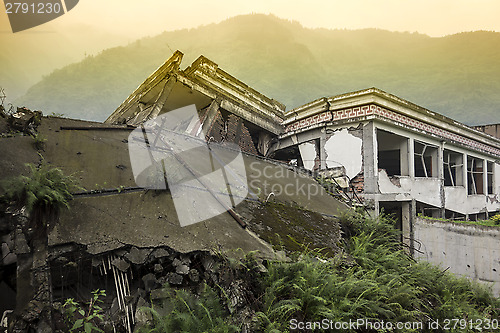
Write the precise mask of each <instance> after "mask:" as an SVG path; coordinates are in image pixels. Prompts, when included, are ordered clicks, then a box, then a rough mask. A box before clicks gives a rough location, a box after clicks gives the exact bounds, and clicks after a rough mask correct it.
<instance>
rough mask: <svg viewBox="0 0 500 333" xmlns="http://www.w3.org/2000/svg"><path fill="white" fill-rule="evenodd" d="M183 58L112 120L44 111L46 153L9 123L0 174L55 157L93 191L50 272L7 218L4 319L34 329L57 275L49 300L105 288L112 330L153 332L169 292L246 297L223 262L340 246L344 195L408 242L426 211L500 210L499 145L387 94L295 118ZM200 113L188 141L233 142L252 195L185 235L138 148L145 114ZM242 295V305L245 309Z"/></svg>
mask: <svg viewBox="0 0 500 333" xmlns="http://www.w3.org/2000/svg"><path fill="white" fill-rule="evenodd" d="M182 57H183V54H182V53H181V52H179V51H177V52H175V53H174V54H173V55H172V56H171V57H170V58H169V59H168V60H167V61H166V62H165V63H164V64H163V65H162V66H160V67H159V68H158V70H156V71H155V72H154V73H153V74H152V75H151V76H149V77H148V78H147V79H146V80H145V81H144V82H143V83H142V84H140V85H139V87H138V88H137V89H136V90H135V91H134V92H133V93H132V94H131V95H130V96H129V97H128V98H127V99H126V100H125V101H124V102H123V103H122V104H121V105H120V106H119V107H118V108H117V109H116V111H114V112H113V113H112V114H111V115H110V116H109V118H108V119H107V120H106V122H105V123H104V124H103V123H95V122H86V121H80V120H73V119H64V118H57V117H43V118H42V119H41V120H40V121H39V124H38V125H37V127H36V129H35V130H36V132H35V134H36V136H39V138H41V137H43V138H46V141H43V142H42V143H43V149H40V147H36V146H34V142H33V138H32V137H30V136H28V135H19V131H21V132H26V131H27V129H26V126H24V125H23V128H21V129H12V128H10V127H9V126H11V125H12V124H11V125H9V124H8V121H7V119H6V115H5V114H3V117H0V133H2V137H1V138H0V155H1V156H2V159H1V160H0V170H1V173H0V179H8V178H12V177H15V176H18V175H19V174H24V175H26V174H27V173H28V168H27V167H25V166H24V164H25V163H32V164H34V165H39V164H41V163H42V162H43V163H45V164H48V165H51V166H55V167H59V168H61V169H62V170H63V171H64V173H65V174H73V175H75V177H77V178H78V180H79V183H80V185H81V186H82V187H83V188H85V190H80V191H77V192H76V193H74V198H73V200H72V201H71V203H70V209H69V210H63V211H61V214H60V216H59V217H58V219H57V220H56V221H54V223H53V225H51V226H50V228H48V231H47V249H46V251H45V252H46V253H45V254H44V255H45V261H46V264H43V263H42V264H40V265H38V267H35V266H36V264H37V263H36V261H35V262H34V260H33V256H34V251H35V249H34V248H33V246H32V245H33V244H31V242H30V239H29V238H30V232H31V231H30V230H29V228H28V227H27V226H26V221H25V220H26V219H27V217H26V216H25V212H24V211H23V210H22V209H12V208H9V209H8V210H7V211H5V212H2V213H1V214H0V221H2V222H3V224H1V225H2V228H3V229H1V230H0V232H1V235H0V236H1V243H2V244H1V245H2V254H3V259H2V265H1V272H2V279H3V282H2V283H1V284H0V290H1V292H2V293H5V295H7V294H9V295H11V297H12V298H13V301H12V302H8V303H7V304H0V305H2V306H3V307H2V308H0V310H2V311H3V310H8V309H13V308H14V307H15V308H16V309H17V310H18V312H19V313H20V314H21V317H22V318H23V320H24V324H25V325H29V324H30V321H33V320H35V319H37V318H38V317H37V316H38V315H39V311H40V308H39V307H40V303H39V302H37V301H36V297H35V296H36V295H37V292H38V291H39V290H38V288H37V286H36V283H35V282H36V281H35V280H36V279H34V277H33V276H34V275H33V274H34V273H33V272H37V271H42V272H47V271H49V272H50V275H51V276H52V280H51V286H50V288H51V296H50V297H52V300H51V301H52V302H56V303H57V302H63V301H64V300H65V299H67V298H68V297H75V298H81V299H84V298H85V297H88V296H89V295H90V291H91V290H94V289H96V288H102V289H106V290H107V291H108V297H107V298H106V300H105V301H106V304H107V305H108V306H109V308H111V309H112V311H111V315H112V316H113V318H114V319H116V321H112V323H114V324H115V323H117V322H120V323H121V324H120V325H121V326H120V327H114V326H113V327H111V328H110V330H111V331H112V330H113V329H117V330H118V331H120V330H122V331H128V332H131V331H133V330H134V326H135V327H138V326H140V324H141V323H142V324H143V317H142V316H141V313H140V311H139V309H140V307H142V306H145V305H147V304H148V301H149V300H151V299H155V298H156V297H157V298H161V292H160V289H161V286H162V285H163V284H165V283H168V284H170V285H174V286H192V285H196V284H197V283H199V281H201V280H204V279H205V280H213V281H215V283H220V284H221V286H222V287H223V288H224V290H225V292H227V293H228V294H229V295H236V296H235V298H236V299H238V298H239V297H240V296H238V288H240V287H241V285H242V284H244V281H243V280H244V279H243V278H242V279H240V280H242V281H240V280H238V281H229V282H228V283H227V284H225V282H224V281H221V277H220V276H219V275H217V274H218V273H217V272H214V269H213V267H214V265H215V263H214V262H215V260H216V259H215V258H214V256H215V255H216V254H217V253H224V254H226V255H229V256H241V255H242V253H248V252H251V251H257V252H258V256H259V257H260V258H261V259H263V260H265V259H270V258H277V257H280V258H282V256H283V254H282V253H277V252H276V251H275V250H274V249H273V247H272V245H273V244H278V243H282V245H283V246H284V248H285V249H286V250H297V249H298V248H297V242H300V243H303V244H309V246H310V247H312V248H325V249H326V251H327V252H328V253H330V254H331V255H334V254H335V253H338V252H339V248H338V244H339V243H340V240H341V232H340V227H339V225H338V223H337V221H336V216H338V214H339V213H340V212H342V211H345V210H347V209H349V205H347V204H346V203H345V202H343V200H342V199H343V198H344V199H349V200H352V199H353V198H355V199H356V200H358V202H357V204H360V205H364V206H365V207H366V208H367V209H368V210H370V211H372V212H374V213H375V214H378V213H379V212H380V211H381V210H384V211H385V212H389V213H394V214H395V215H396V217H397V220H398V221H399V222H398V223H399V225H398V227H399V228H400V229H401V230H402V231H403V235H404V236H405V237H404V238H403V241H404V242H407V243H408V245H410V247H412V246H413V244H412V241H411V240H412V237H413V226H414V223H415V218H416V216H417V214H423V215H428V216H434V217H448V218H453V219H477V218H482V217H487V216H488V214H490V213H493V212H496V211H498V210H499V209H500V201H499V200H498V194H499V192H500V140H499V139H497V138H494V137H492V136H490V135H488V134H485V133H483V132H480V131H478V130H475V129H473V128H471V127H468V126H466V125H463V124H460V123H458V122H456V121H453V120H451V119H449V118H446V117H444V116H442V115H439V114H436V113H434V112H431V111H429V110H426V109H424V108H422V107H420V106H417V105H414V104H412V103H410V102H408V101H405V100H403V99H401V98H398V97H396V96H393V95H390V94H387V93H385V92H383V91H381V90H378V89H375V88H372V89H367V90H362V91H358V92H353V93H349V94H344V95H340V96H334V97H328V98H321V99H318V100H316V101H313V102H311V103H308V104H306V105H304V106H301V107H298V108H295V109H292V110H289V111H286V110H285V106H284V105H283V104H281V103H279V102H277V101H275V100H273V99H271V98H269V97H266V96H264V95H263V94H261V93H259V92H257V91H256V90H254V89H252V88H251V87H249V86H248V85H246V84H244V83H243V82H241V81H239V80H237V79H236V78H234V77H232V76H231V75H230V74H228V73H226V72H225V71H223V70H222V69H221V68H219V66H218V65H217V64H216V63H214V62H213V61H211V60H209V59H207V58H205V57H203V56H200V57H199V58H198V59H197V60H195V61H194V62H193V63H192V64H191V65H190V66H189V67H187V68H185V69H181V61H182ZM192 104H194V105H195V106H196V109H197V111H198V115H199V119H197V120H194V121H193V122H191V123H189V124H186V126H184V129H185V131H186V133H187V134H190V135H192V136H195V137H199V136H201V135H202V133H203V135H205V137H204V138H202V139H205V140H206V141H207V142H217V143H222V144H224V143H234V144H237V145H238V146H239V148H240V149H241V151H242V153H243V160H244V162H245V166H246V170H245V171H246V179H247V181H248V193H249V194H248V196H247V197H246V198H245V200H244V201H243V202H242V203H240V204H239V205H237V206H235V207H232V210H233V212H232V213H230V212H225V213H223V214H220V215H218V216H214V217H213V218H211V219H208V220H206V221H204V222H203V223H198V224H194V225H189V226H186V227H181V226H180V225H179V220H178V216H177V215H176V209H175V206H174V203H173V196H172V194H171V193H170V192H169V191H156V190H150V189H145V188H141V187H138V186H137V184H136V182H135V180H134V174H133V172H132V170H131V169H132V166H131V162H130V156H129V152H128V139H129V135H130V133H131V131H133V130H134V129H135V128H136V127H140V126H141V125H142V124H144V123H145V122H146V121H148V120H150V119H154V118H155V117H157V116H160V115H162V114H166V113H168V112H170V111H173V110H176V109H179V108H181V107H184V106H187V105H192ZM23 112H24V111H23ZM19 113H22V112H21V111H20V112H19ZM25 113H26V112H25ZM0 115H1V114H0ZM28 118H29V117H28ZM32 118H33V117H31V118H30V119H32ZM16 119H17V118H16ZM29 121H31V120H29ZM29 121H27V122H29ZM26 133H27V132H26ZM26 133H25V134H26ZM29 133H31V132H29ZM39 141H41V140H39ZM13 146H16V150H15V151H14V150H13V149H12V147H13ZM318 176H321V177H324V178H331V180H332V181H333V183H334V184H336V188H335V189H334V190H333V191H330V192H335V191H338V192H339V195H338V196H332V195H330V194H329V193H328V192H327V191H326V190H325V189H324V187H323V186H322V185H321V184H319V183H318V182H317V181H316V179H315V178H317V177H318ZM323 185H324V184H323ZM330 190H331V189H330ZM0 194H1V193H0ZM201 209H203V208H201ZM277 235H278V236H277ZM279 235H281V236H282V237H279ZM35 268H36V269H35ZM30 274H31V275H30ZM35 275H36V274H35ZM34 281H35V282H34ZM235 302H236V303H235V307H236V309H238V307H239V309H240V310H241V309H243V308H245V307H246V306H247V305H245V304H243V303H242V304H239V303H238V301H235ZM248 313H250V314H251V311H250V312H248ZM246 319H248V318H246ZM242 320H244V319H242Z"/></svg>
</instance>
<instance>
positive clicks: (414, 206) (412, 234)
mask: <svg viewBox="0 0 500 333" xmlns="http://www.w3.org/2000/svg"><path fill="white" fill-rule="evenodd" d="M416 221H417V201H416V200H415V199H412V201H411V202H410V225H409V227H410V228H409V229H410V255H411V256H412V257H413V258H415V223H416Z"/></svg>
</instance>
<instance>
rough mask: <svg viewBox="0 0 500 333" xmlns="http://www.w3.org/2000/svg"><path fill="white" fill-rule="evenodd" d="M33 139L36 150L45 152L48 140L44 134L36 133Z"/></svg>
mask: <svg viewBox="0 0 500 333" xmlns="http://www.w3.org/2000/svg"><path fill="white" fill-rule="evenodd" d="M31 137H32V138H33V145H34V146H35V148H36V150H43V149H44V148H45V142H47V139H46V138H45V137H44V136H43V135H42V134H40V133H36V134H35V135H32V136H31Z"/></svg>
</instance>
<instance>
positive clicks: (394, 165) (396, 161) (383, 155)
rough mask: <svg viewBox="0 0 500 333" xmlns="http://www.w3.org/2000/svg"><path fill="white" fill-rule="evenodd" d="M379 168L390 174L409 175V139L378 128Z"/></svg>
mask: <svg viewBox="0 0 500 333" xmlns="http://www.w3.org/2000/svg"><path fill="white" fill-rule="evenodd" d="M377 146H378V168H379V169H384V170H385V171H386V172H387V175H388V176H408V139H407V138H405V137H402V136H399V135H396V134H392V133H389V132H386V131H383V130H379V129H378V130H377Z"/></svg>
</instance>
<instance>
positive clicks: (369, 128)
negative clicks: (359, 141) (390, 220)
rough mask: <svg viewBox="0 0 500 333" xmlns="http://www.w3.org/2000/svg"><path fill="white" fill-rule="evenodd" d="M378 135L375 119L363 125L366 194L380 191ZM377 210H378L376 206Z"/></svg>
mask: <svg viewBox="0 0 500 333" xmlns="http://www.w3.org/2000/svg"><path fill="white" fill-rule="evenodd" d="M377 149H378V147H377V135H376V128H375V126H374V124H373V121H370V122H369V123H368V124H366V125H365V126H363V172H364V179H365V180H364V192H365V194H376V193H378V161H377ZM376 210H378V209H377V208H376Z"/></svg>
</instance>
